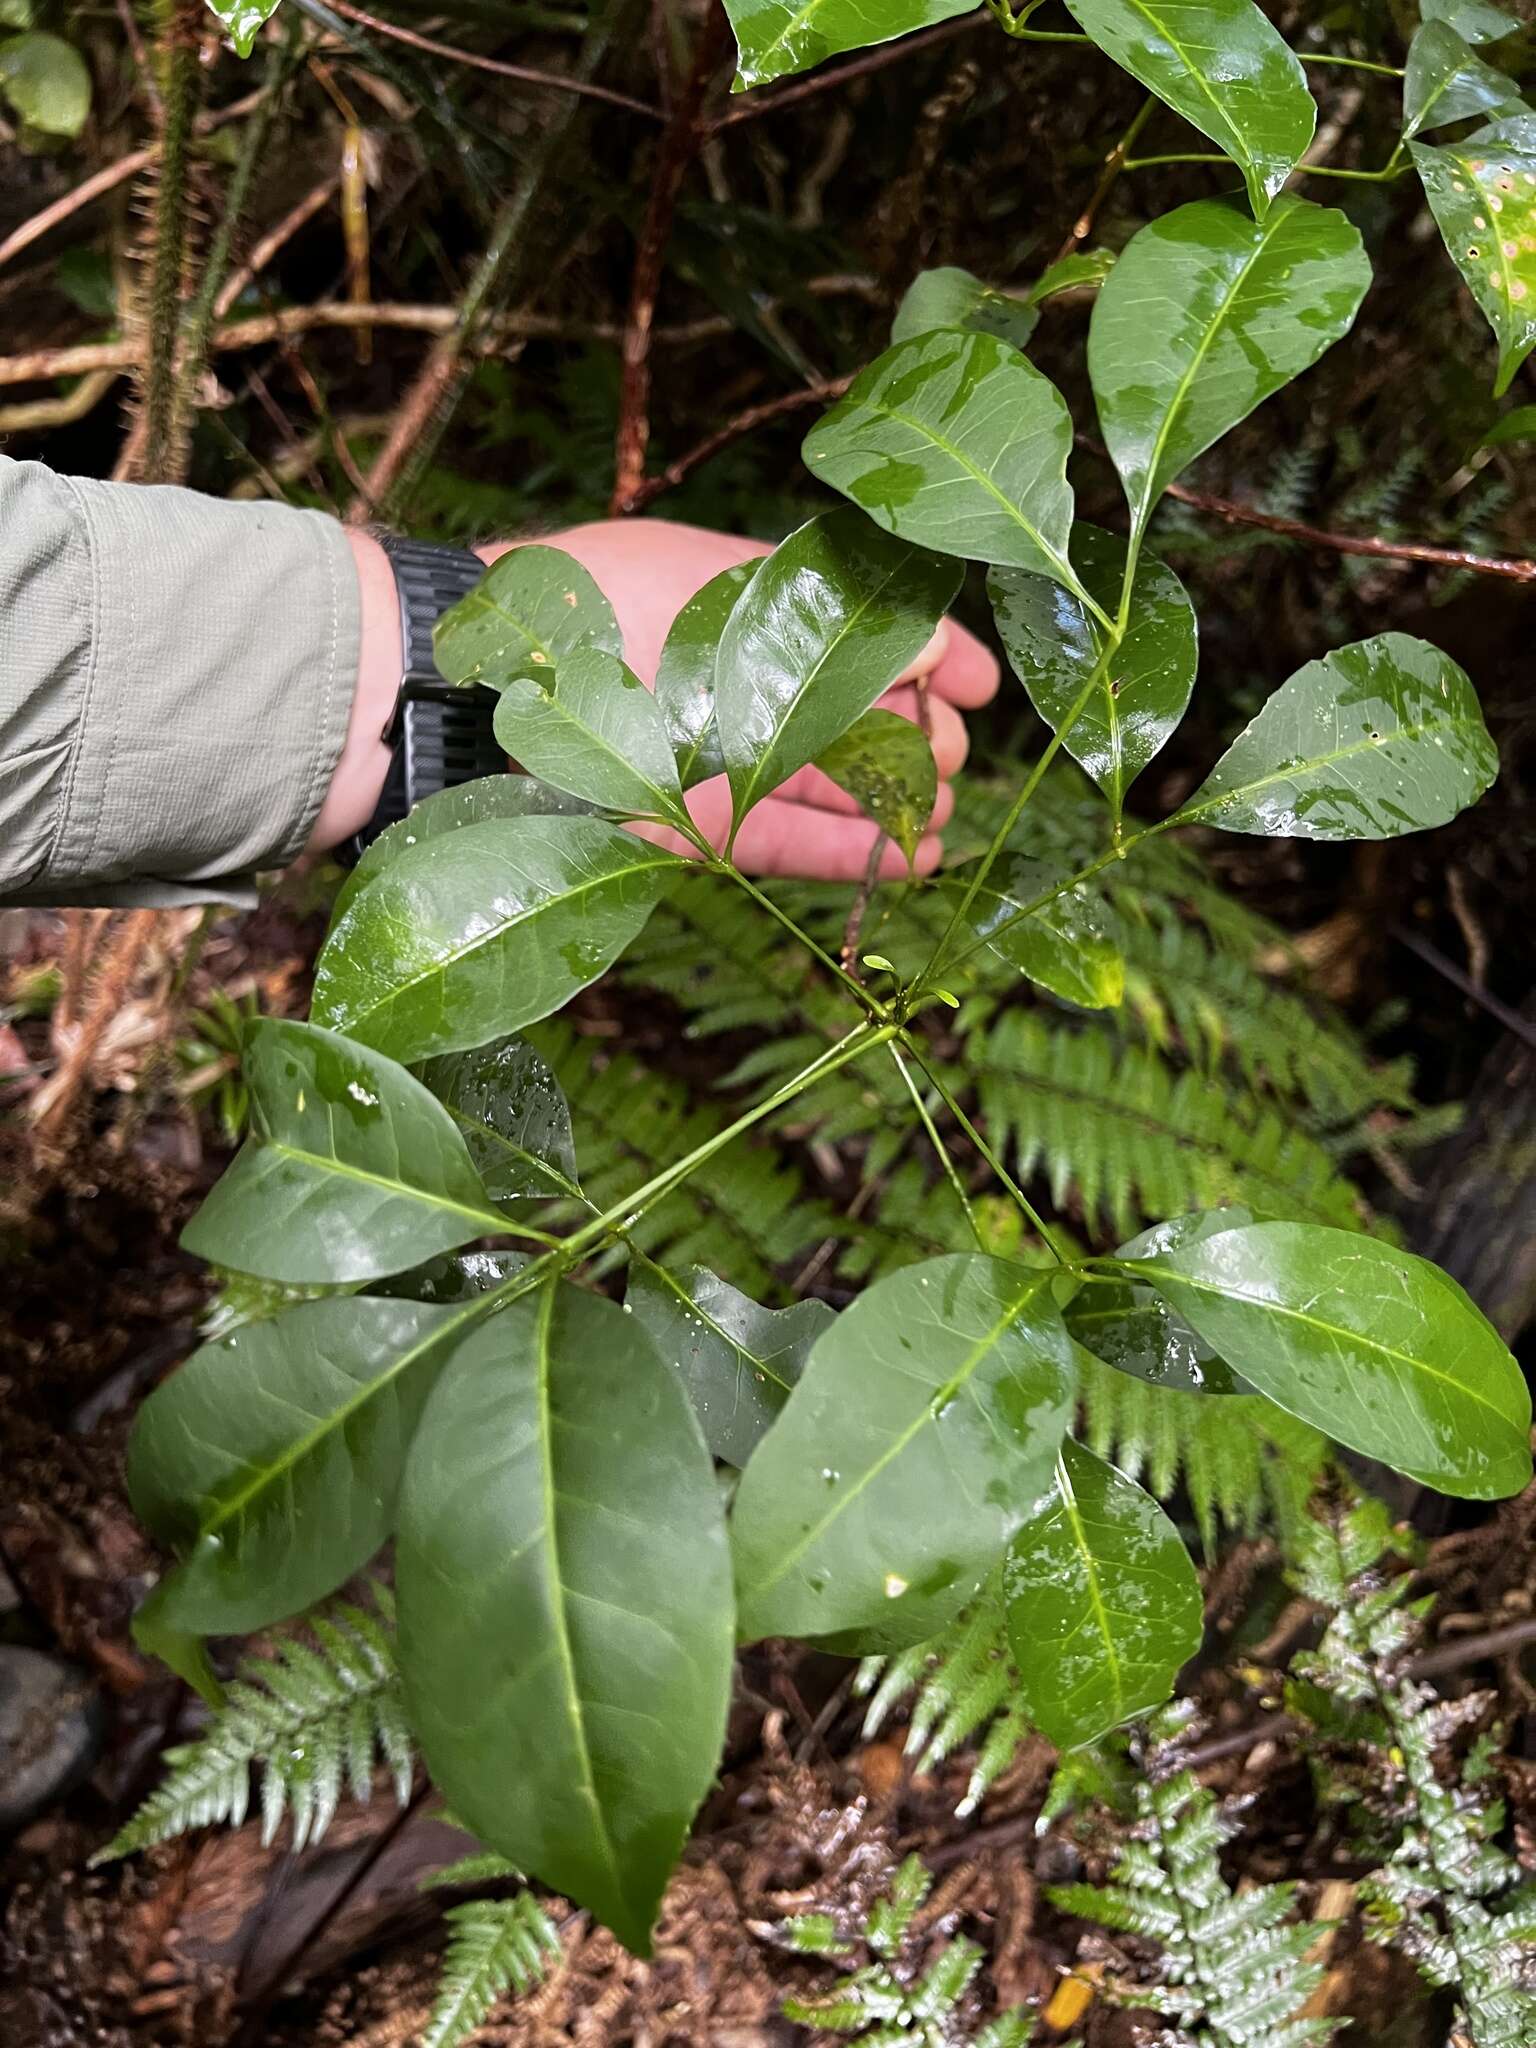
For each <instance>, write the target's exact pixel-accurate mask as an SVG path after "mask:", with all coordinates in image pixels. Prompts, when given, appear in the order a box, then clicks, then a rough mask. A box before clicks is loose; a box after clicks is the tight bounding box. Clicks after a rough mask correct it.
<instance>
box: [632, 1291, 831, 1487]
mask: <svg viewBox="0 0 1536 2048" xmlns="http://www.w3.org/2000/svg"><path fill="white" fill-rule="evenodd" d="M624 1306H625V1307H626V1309H628V1310H629V1311H630V1313H631V1314H632V1315H633V1316H634V1318H635V1320H636V1322H638V1323H639V1325H640V1327H641V1328H642V1329H643V1330H644V1331H645V1332H646V1333H647V1334H648V1335H649V1337H650V1338H651V1340H652V1342H653V1343H654V1344H655V1346H656V1349H657V1350H658V1351H659V1352H660V1353H661V1356H662V1358H663V1359H664V1360H665V1361H666V1363H667V1364H668V1365H669V1366H671V1368H672V1370H673V1371H674V1372H676V1373H677V1375H678V1377H679V1378H680V1379H681V1380H682V1382H683V1384H684V1386H685V1387H686V1388H687V1389H688V1397H689V1399H690V1400H691V1401H692V1403H693V1409H694V1413H695V1414H696V1415H697V1416H698V1418H699V1424H700V1427H701V1428H702V1429H703V1431H704V1440H705V1442H706V1443H707V1444H708V1445H709V1448H710V1450H711V1451H712V1452H713V1453H714V1455H715V1456H716V1457H717V1458H721V1459H723V1460H724V1461H725V1463H726V1464H727V1465H736V1466H742V1465H745V1464H746V1462H747V1460H748V1458H749V1457H750V1456H751V1455H752V1452H753V1450H754V1449H755V1448H756V1446H757V1443H758V1440H759V1439H760V1438H761V1437H762V1435H763V1433H764V1432H765V1431H766V1430H767V1428H768V1426H769V1424H770V1423H771V1422H772V1421H773V1419H774V1417H775V1416H776V1415H777V1414H778V1412H779V1410H780V1409H781V1408H782V1407H783V1406H784V1403H785V1402H786V1401H787V1400H788V1399H789V1396H790V1391H791V1389H792V1388H793V1387H794V1386H795V1384H796V1382H797V1381H798V1380H799V1378H800V1375H801V1373H802V1372H803V1371H804V1369H805V1361H806V1359H807V1358H808V1357H809V1355H810V1350H811V1346H812V1345H813V1344H814V1343H815V1342H816V1339H817V1338H818V1337H819V1336H820V1335H821V1333H822V1332H823V1330H825V1329H826V1327H827V1325H828V1324H829V1323H831V1322H833V1321H834V1320H835V1314H834V1311H833V1310H832V1309H830V1308H828V1307H827V1305H826V1303H825V1302H824V1301H797V1302H796V1303H795V1305H794V1307H793V1308H781V1309H770V1308H763V1307H762V1306H761V1305H760V1304H759V1303H757V1302H755V1301H754V1300H753V1299H752V1297H751V1296H750V1295H747V1294H742V1293H741V1292H740V1291H739V1290H738V1289H737V1288H735V1287H732V1286H731V1284H730V1283H729V1281H726V1280H722V1279H721V1278H720V1277H719V1275H718V1274H715V1273H711V1272H710V1270H709V1268H708V1267H707V1266H690V1267H689V1268H688V1270H687V1271H686V1272H685V1273H669V1272H667V1271H666V1269H665V1268H664V1267H661V1266H658V1265H656V1264H655V1263H654V1262H653V1261H652V1260H650V1259H647V1258H642V1257H636V1258H632V1259H631V1262H630V1273H629V1286H628V1288H627V1289H626V1291H625V1295H624Z"/></svg>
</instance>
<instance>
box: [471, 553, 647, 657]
mask: <svg viewBox="0 0 1536 2048" xmlns="http://www.w3.org/2000/svg"><path fill="white" fill-rule="evenodd" d="M578 647H593V648H597V649H599V650H600V651H601V652H603V653H605V654H612V655H621V654H622V653H623V652H624V638H623V635H622V634H621V633H620V631H619V622H618V620H617V619H616V618H615V617H614V612H613V606H612V605H611V604H610V603H609V602H608V600H607V598H606V597H604V595H603V593H602V592H601V591H600V590H599V589H598V587H597V585H596V584H595V583H594V582H593V580H592V578H591V576H589V575H588V573H587V571H586V570H585V569H584V568H583V567H582V566H581V564H580V562H578V561H577V560H576V559H575V558H574V556H571V555H567V554H564V553H562V552H561V550H560V549H559V548H546V547H540V546H537V545H535V546H529V547H517V548H512V549H511V550H510V551H509V552H508V553H507V554H504V555H500V556H498V557H497V559H496V560H495V561H494V562H493V563H492V564H491V566H490V568H489V569H487V571H486V572H485V575H484V576H483V577H482V578H481V580H480V582H479V583H477V584H476V585H475V588H474V589H473V590H471V591H470V592H469V594H468V595H467V596H465V597H461V598H460V599H459V601H458V603H457V604H456V605H453V606H451V607H450V608H449V609H448V610H447V611H446V612H444V613H443V615H442V617H441V618H440V619H439V620H438V622H437V626H436V628H435V629H434V632H433V635H432V651H433V654H434V655H435V656H436V659H437V665H438V667H439V669H441V671H442V673H443V674H444V675H445V676H446V677H447V679H448V681H449V682H450V683H485V684H488V685H489V686H490V688H491V689H493V690H504V689H505V688H506V686H507V684H508V683H511V682H515V681H516V680H517V679H518V678H519V677H531V678H532V679H533V681H535V682H541V683H543V684H544V685H545V686H546V687H547V688H551V689H552V688H553V687H554V681H555V675H556V671H557V670H558V668H559V665H560V663H561V662H562V661H563V660H564V659H565V657H566V655H568V654H571V653H573V652H574V651H575V650H576V649H577V648H578Z"/></svg>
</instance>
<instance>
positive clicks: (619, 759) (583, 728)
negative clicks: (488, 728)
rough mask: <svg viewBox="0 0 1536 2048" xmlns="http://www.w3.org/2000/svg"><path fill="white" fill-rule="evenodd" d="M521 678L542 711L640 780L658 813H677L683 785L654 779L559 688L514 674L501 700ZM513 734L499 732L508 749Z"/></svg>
mask: <svg viewBox="0 0 1536 2048" xmlns="http://www.w3.org/2000/svg"><path fill="white" fill-rule="evenodd" d="M613 659H614V662H615V666H616V667H618V668H620V669H622V667H623V663H622V662H619V661H618V659H617V657H616V656H615V657H613ZM519 682H525V683H527V684H528V685H529V687H530V688H532V689H535V690H537V691H538V693H539V699H540V702H539V707H538V708H539V710H540V711H543V712H545V713H546V714H551V713H552V714H553V715H554V716H555V717H556V718H558V719H561V720H563V721H564V723H565V724H566V725H567V726H568V727H570V728H571V729H572V730H573V731H574V732H577V733H579V734H580V735H581V737H582V738H583V739H584V740H587V741H588V742H590V743H591V744H592V745H593V746H594V747H596V749H597V751H598V752H599V753H600V754H602V755H604V756H605V758H606V759H607V760H609V761H611V762H613V763H614V764H616V765H617V767H618V768H619V770H620V771H621V773H622V774H624V775H625V776H627V777H629V778H630V779H631V780H633V781H634V782H635V783H637V784H638V785H639V787H640V788H641V789H642V790H644V791H645V792H646V794H647V795H648V796H650V797H651V798H652V799H653V800H654V808H655V809H656V810H657V811H658V812H659V813H661V814H662V815H663V816H666V815H672V816H675V815H676V813H677V810H678V807H679V806H680V804H681V802H682V789H681V787H679V788H678V790H677V791H676V793H675V794H674V793H672V792H670V791H668V790H666V789H664V788H663V787H662V786H661V784H660V783H659V782H653V781H652V780H651V778H650V776H649V775H647V774H646V772H645V770H644V769H643V768H639V767H637V766H636V765H635V763H634V762H633V761H631V760H630V758H629V757H628V755H627V754H625V753H624V752H623V751H622V750H621V749H620V748H619V747H618V746H617V745H616V744H615V743H614V742H613V741H612V740H611V739H609V738H608V736H607V734H606V733H603V732H600V731H599V730H598V728H597V727H596V726H595V725H593V724H592V723H591V722H590V721H589V720H588V719H585V718H579V717H578V716H577V715H576V713H575V712H574V711H573V710H572V709H571V707H570V705H569V704H568V703H566V702H565V701H564V700H563V699H562V698H561V697H560V695H559V692H558V689H557V690H547V689H546V688H545V687H544V685H543V684H542V683H541V682H539V681H538V680H537V679H536V678H535V677H533V676H517V677H514V678H513V680H512V682H511V683H510V684H509V685H508V687H507V689H506V690H504V691H503V692H502V697H501V702H502V704H505V703H507V701H508V698H509V696H510V694H511V691H512V690H513V689H515V688H516V687H517V684H518V683H519ZM620 687H623V685H620ZM638 687H639V688H641V689H644V688H645V685H644V684H643V683H641V684H638ZM647 694H649V693H647ZM654 701H655V700H654V699H652V702H653V703H654ZM500 712H501V705H498V706H497V718H498V722H499V719H500ZM510 737H511V735H510V734H507V735H506V736H503V735H502V734H500V733H498V734H497V738H498V739H500V740H501V742H502V744H503V745H504V746H506V747H507V752H508V753H515V752H516V749H515V748H514V747H512V746H510V745H508V744H507V743H508V740H509V739H510ZM667 758H668V760H669V761H670V760H671V752H670V749H668V753H667Z"/></svg>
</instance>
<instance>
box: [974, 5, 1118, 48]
mask: <svg viewBox="0 0 1536 2048" xmlns="http://www.w3.org/2000/svg"><path fill="white" fill-rule="evenodd" d="M1044 4H1045V0H1028V5H1027V6H1024V7H1021V8H1020V9H1019V11H1018V13H1017V14H1015V13H1014V11H1013V9H1012V8H1011V7H1010V6H1009V5H1008V0H987V12H988V13H989V14H990V15H991V16H992V18H993V20H994V21H995V22H996V23H997V25H998V26H999V28H1001V30H1002V31H1003V34H1004V35H1007V36H1012V37H1013V38H1014V40H1015V42H1020V43H1088V42H1092V40H1093V38H1092V37H1091V36H1085V35H1080V34H1079V33H1078V32H1077V30H1075V29H1044V28H1029V27H1027V26H1026V23H1027V22H1028V21H1029V18H1030V16H1031V15H1032V14H1036V13H1038V12H1039V10H1040V9H1041V7H1043V6H1044Z"/></svg>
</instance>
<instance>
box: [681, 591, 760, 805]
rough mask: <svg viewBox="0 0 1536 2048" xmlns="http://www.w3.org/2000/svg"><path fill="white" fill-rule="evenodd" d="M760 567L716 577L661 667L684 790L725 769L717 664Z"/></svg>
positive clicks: (698, 597) (692, 604) (695, 599)
mask: <svg viewBox="0 0 1536 2048" xmlns="http://www.w3.org/2000/svg"><path fill="white" fill-rule="evenodd" d="M759 566H760V564H759V562H758V561H757V560H753V561H750V562H737V563H736V564H735V565H734V566H733V567H732V568H729V569H722V570H721V572H720V574H719V575H718V576H712V577H711V578H710V579H709V581H708V582H707V583H706V584H705V585H704V588H703V589H702V590H699V591H696V592H695V593H694V595H693V596H692V597H690V598H689V600H688V602H687V603H686V604H685V605H684V606H683V608H682V610H681V611H680V612H679V613H678V615H677V617H676V618H675V619H674V620H673V621H672V624H671V627H670V628H669V630H668V632H667V637H666V642H665V644H664V645H663V647H662V650H661V660H660V661H659V662H658V664H657V667H656V702H657V703H658V704H659V705H660V706H661V715H662V717H663V719H664V720H665V721H666V727H667V737H668V738H669V739H670V740H671V742H672V751H673V754H674V755H675V757H676V760H677V776H678V780H679V781H680V782H681V784H682V786H683V788H684V789H692V787H693V785H694V784H695V783H696V782H702V781H703V780H704V779H705V777H706V776H709V775H721V774H723V773H724V772H725V762H724V760H723V758H722V757H721V753H720V734H719V732H718V730H717V728H716V725H715V664H716V659H717V656H718V653H719V647H720V636H721V634H722V633H724V631H725V622H726V620H727V619H728V618H729V617H730V615H731V611H732V608H733V607H734V605H735V603H736V600H737V598H738V597H740V595H741V593H742V592H743V591H744V590H745V589H746V587H747V585H748V584H749V583H750V582H751V581H752V578H753V577H754V576H755V575H756V574H757V571H758V568H759Z"/></svg>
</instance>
